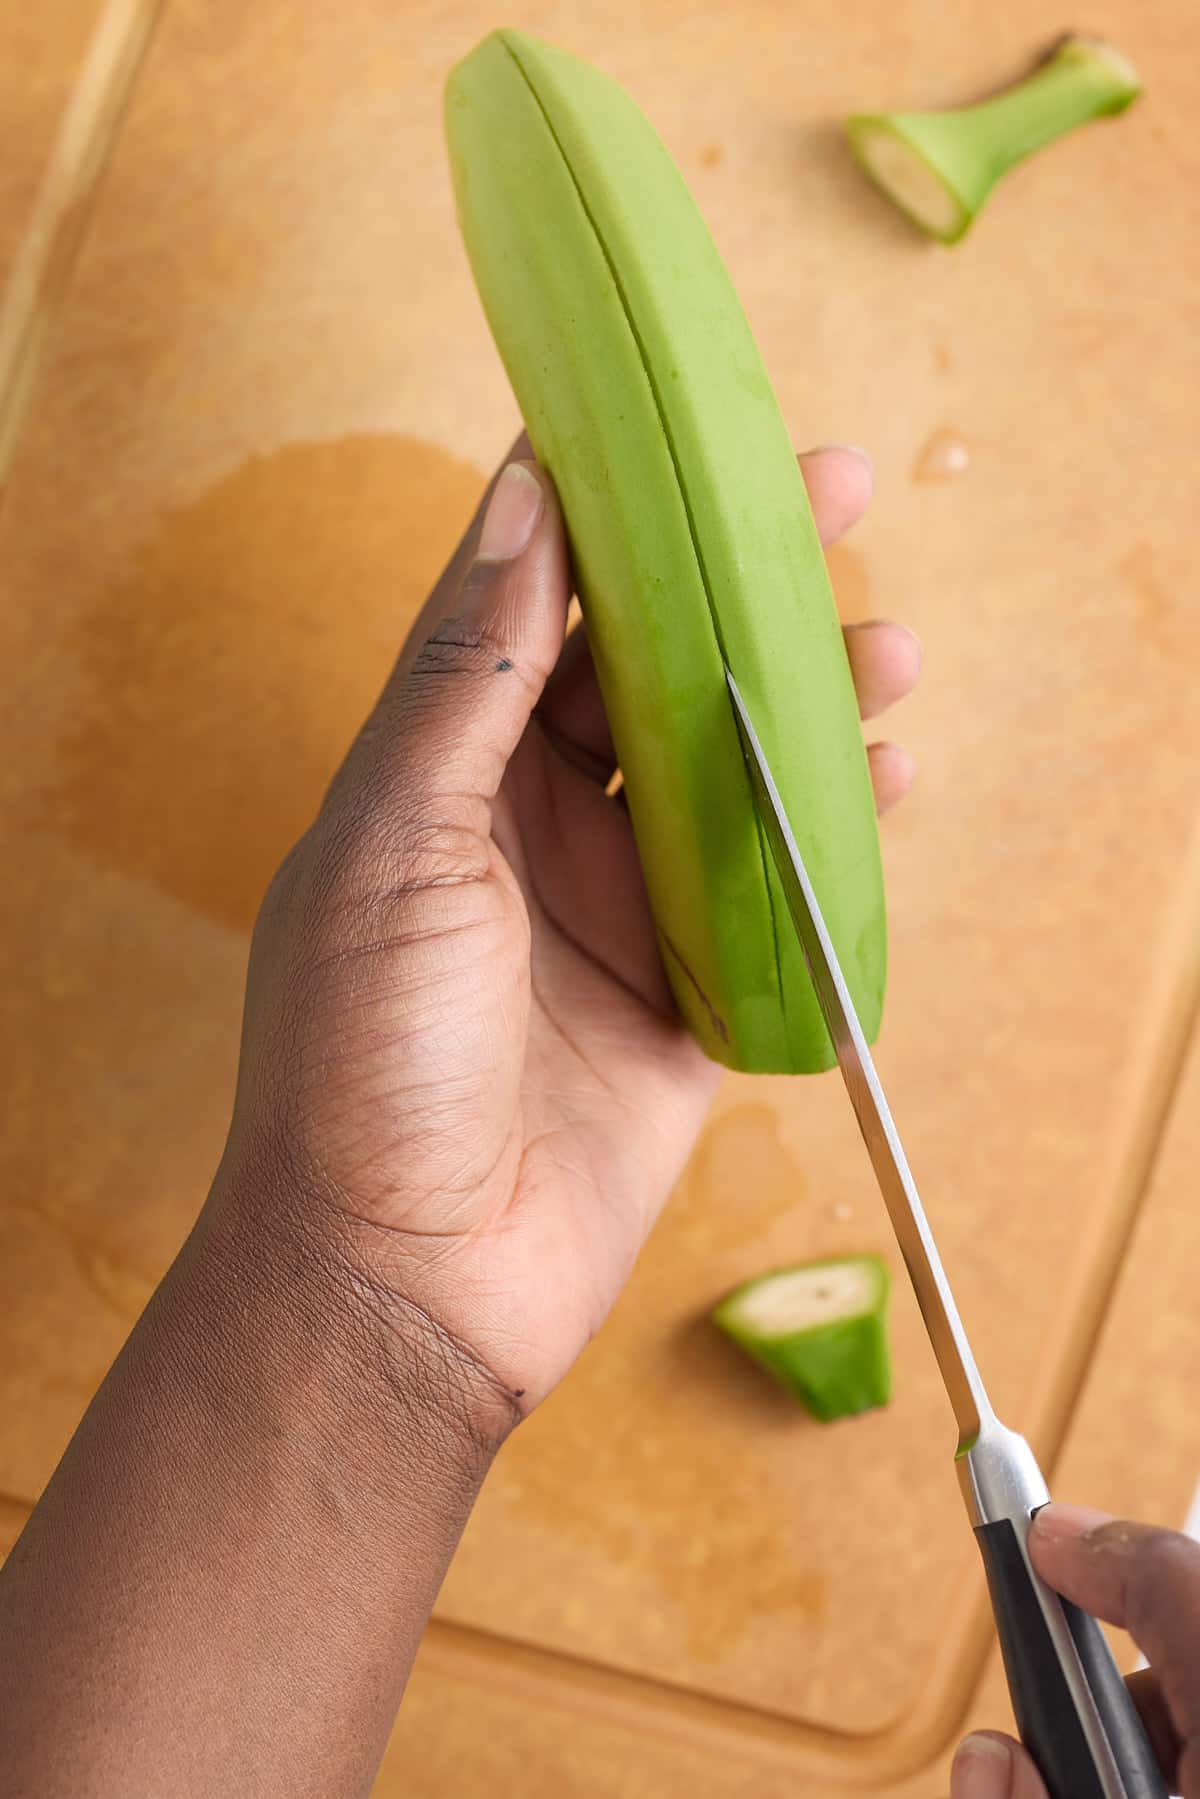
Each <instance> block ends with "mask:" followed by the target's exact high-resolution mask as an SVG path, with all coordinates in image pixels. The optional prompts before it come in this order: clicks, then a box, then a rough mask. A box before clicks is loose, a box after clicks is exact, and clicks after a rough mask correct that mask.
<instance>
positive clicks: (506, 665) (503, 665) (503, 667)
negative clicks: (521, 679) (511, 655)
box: [496, 656, 512, 675]
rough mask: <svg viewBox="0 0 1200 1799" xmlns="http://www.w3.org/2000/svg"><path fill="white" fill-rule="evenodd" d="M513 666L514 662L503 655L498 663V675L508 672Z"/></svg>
mask: <svg viewBox="0 0 1200 1799" xmlns="http://www.w3.org/2000/svg"><path fill="white" fill-rule="evenodd" d="M511 667H512V663H511V662H510V661H509V659H508V657H507V656H501V658H500V660H499V662H497V664H496V673H497V674H498V675H504V674H507V673H508V671H509V669H510V668H511Z"/></svg>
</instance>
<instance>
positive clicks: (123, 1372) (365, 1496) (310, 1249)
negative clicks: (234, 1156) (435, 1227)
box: [0, 1204, 489, 1799]
mask: <svg viewBox="0 0 1200 1799" xmlns="http://www.w3.org/2000/svg"><path fill="white" fill-rule="evenodd" d="M276 1216H278V1214H276ZM472 1378H473V1377H472V1373H471V1370H470V1369H469V1368H466V1369H464V1368H463V1367H461V1366H460V1365H459V1363H458V1358H457V1357H456V1354H455V1352H454V1351H453V1349H452V1348H450V1347H449V1346H446V1345H445V1344H444V1343H443V1342H442V1341H441V1340H440V1339H438V1337H437V1336H436V1334H435V1333H434V1332H433V1331H432V1330H431V1329H430V1328H429V1327H427V1326H423V1325H422V1323H421V1321H420V1320H419V1319H417V1318H415V1317H413V1316H411V1315H408V1314H405V1313H403V1312H399V1313H398V1312H397V1311H396V1310H395V1308H394V1307H393V1308H390V1309H388V1310H385V1311H381V1310H379V1309H378V1308H376V1306H375V1305H374V1304H373V1303H372V1302H371V1299H370V1296H369V1295H367V1296H364V1295H363V1294H362V1293H361V1291H360V1292H355V1291H353V1290H352V1287H351V1285H350V1283H348V1282H347V1280H346V1278H345V1276H344V1274H342V1273H340V1272H339V1271H338V1270H337V1269H336V1267H334V1266H331V1264H330V1261H329V1259H328V1258H327V1257H326V1256H325V1255H324V1254H322V1253H320V1251H318V1250H316V1249H314V1246H313V1245H312V1244H311V1242H308V1241H306V1240H305V1239H304V1238H303V1237H302V1236H300V1235H298V1234H294V1233H293V1232H292V1231H290V1230H289V1231H284V1230H283V1229H282V1228H279V1227H276V1228H275V1229H273V1230H272V1232H271V1236H270V1240H268V1241H264V1239H263V1236H262V1234H261V1227H260V1226H259V1225H257V1224H255V1223H254V1222H252V1221H251V1218H250V1216H249V1215H248V1213H247V1211H246V1209H244V1208H240V1207H238V1206H236V1205H229V1204H218V1205H216V1206H212V1205H210V1208H209V1211H208V1213H207V1214H206V1216H205V1218H204V1219H203V1220H202V1222H201V1225H200V1226H199V1227H198V1229H197V1231H196V1233H195V1234H194V1235H193V1237H192V1239H191V1240H190V1241H189V1243H188V1245H187V1246H186V1247H185V1249H184V1251H183V1253H182V1254H181V1256H180V1258H179V1260H178V1261H177V1263H176V1264H175V1266H174V1267H173V1269H172V1270H171V1272H170V1274H169V1275H168V1277H167V1279H166V1281H165V1282H164V1283H163V1286H162V1288H160V1290H159V1292H158V1294H157V1295H156V1296H155V1298H154V1300H153V1302H152V1303H151V1305H150V1307H149V1308H148V1310H147V1312H146V1315H145V1316H144V1317H143V1319H142V1320H141V1322H140V1323H139V1325H138V1327H137V1329H136V1330H135V1332H134V1334H133V1336H132V1337H131V1338H130V1341H129V1343H128V1344H127V1346H126V1348H125V1350H124V1351H123V1353H122V1355H121V1357H120V1359H119V1361H118V1362H117V1364H116V1365H115V1367H114V1368H113V1370H112V1372H111V1374H110V1375H109V1377H108V1379H107V1380H106V1382H105V1384H104V1386H103V1387H102V1389H101V1391H100V1393H99V1394H98V1395H97V1398H96V1400H95V1401H94V1403H93V1405H92V1406H91V1408H90V1410H89V1411H88V1413H87V1415H86V1417H85V1418H84V1420H83V1422H82V1424H81V1426H80V1428H79V1431H78V1432H77V1434H76V1436H75V1438H74V1439H73V1441H72V1443H71V1445H70V1448H69V1449H68V1451H67V1454H66V1455H65V1457H64V1458H63V1461H62V1463H61V1465H60V1466H59V1469H58V1471H57V1473H56V1474H55V1476H54V1479H53V1480H52V1482H51V1484H50V1486H49V1488H48V1489H47V1491H46V1494H45V1495H44V1497H43V1499H42V1501H41V1503H40V1504H39V1506H38V1508H37V1510H36V1511H35V1513H34V1515H33V1517H32V1518H31V1520H30V1522H29V1525H28V1527H27V1529H26V1531H25V1533H24V1535H23V1536H22V1538H21V1540H20V1542H19V1543H18V1544H17V1546H16V1548H15V1549H14V1551H13V1553H12V1555H11V1557H10V1559H9V1562H8V1564H7V1566H6V1567H5V1569H4V1571H3V1574H0V1794H9V1793H12V1794H14V1795H15V1794H17V1793H20V1794H21V1795H23V1796H25V1795H28V1796H31V1799H32V1796H40V1795H43V1794H44V1795H51V1794H55V1795H57V1794H61V1793H67V1792H70V1793H72V1794H79V1795H84V1794H88V1795H109V1794H112V1795H116V1794H120V1795H121V1799H137V1796H139V1795H150V1794H154V1795H159V1794H162V1793H166V1792H169V1793H171V1794H172V1795H178V1796H179V1799H185V1796H186V1795H188V1794H193V1793H195V1794H201V1793H203V1794H206V1795H207V1794H211V1793H215V1792H220V1793H223V1794H228V1795H230V1796H231V1799H242V1796H248V1795H258V1794H268V1793H269V1794H284V1793H286V1794H288V1795H289V1799H291V1796H293V1795H295V1796H297V1799H298V1796H300V1795H303V1794H310V1793H311V1794H320V1795H321V1796H322V1799H333V1796H335V1795H342V1794H354V1793H360V1792H365V1791H366V1790H367V1788H368V1787H369V1785H370V1781H371V1777H372V1775H373V1773H374V1769H375V1766H376V1763H377V1760H378V1757H379V1755H380V1753H381V1752H382V1749H383V1745H384V1742H385V1741H386V1736H387V1732H388V1729H389V1727H390V1724H391V1721H392V1718H393V1716H394V1713H395V1709H396V1706H397V1704H398V1703H399V1699H400V1696H401V1693H402V1691H403V1688H404V1683H405V1680H406V1678H407V1675H408V1671H409V1668H410V1666H411V1663H412V1660H413V1657H414V1654H415V1652H416V1647H417V1643H418V1640H419V1638H420V1634H421V1630H422V1627H423V1625H424V1623H425V1620H426V1617H427V1615H428V1612H429V1608H430V1606H431V1605H432V1603H433V1600H434V1597H435V1595H436V1593H437V1589H438V1586H439V1584H440V1582H441V1579H442V1576H443V1574H444V1572H445V1568H446V1565H447V1563H448V1561H449V1559H450V1556H451V1554H452V1553H453V1550H454V1547H455V1544H456V1542H457V1540H458V1537H459V1535H460V1533H461V1530H462V1527H463V1525H464V1523H465V1520H466V1518H467V1515H468V1512H469V1510H470V1507H471V1504H472V1501H473V1499H474V1497H475V1494H476V1492H477V1490H478V1486H479V1482H480V1480H481V1479H482V1477H483V1474H484V1472H485V1470H486V1467H487V1465H488V1461H489V1450H488V1447H487V1444H486V1441H485V1440H483V1439H482V1438H481V1435H480V1432H479V1430H478V1428H477V1427H476V1425H475V1422H474V1414H473V1412H472V1394H471V1391H470V1388H471V1381H472Z"/></svg>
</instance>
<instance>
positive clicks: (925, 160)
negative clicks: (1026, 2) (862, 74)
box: [846, 35, 1141, 244]
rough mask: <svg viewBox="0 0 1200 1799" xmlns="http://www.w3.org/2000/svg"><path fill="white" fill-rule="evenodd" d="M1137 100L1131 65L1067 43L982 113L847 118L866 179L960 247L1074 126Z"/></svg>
mask: <svg viewBox="0 0 1200 1799" xmlns="http://www.w3.org/2000/svg"><path fill="white" fill-rule="evenodd" d="M1140 91H1141V88H1140V83H1139V81H1138V76H1137V71H1136V70H1135V69H1134V67H1133V65H1132V64H1131V63H1130V61H1129V60H1128V58H1127V57H1124V56H1122V55H1121V53H1120V52H1119V51H1118V50H1114V49H1113V47H1112V45H1111V44H1105V43H1102V42H1101V41H1100V40H1099V39H1097V38H1090V37H1083V36H1078V35H1076V36H1073V37H1067V38H1064V39H1063V41H1062V42H1061V43H1060V44H1059V45H1057V47H1056V48H1055V49H1054V51H1053V52H1052V53H1051V54H1050V55H1049V56H1047V57H1045V58H1044V59H1043V60H1042V61H1041V62H1040V63H1039V64H1038V66H1037V67H1036V68H1035V69H1034V70H1033V71H1032V73H1031V74H1029V75H1028V76H1026V78H1025V79H1024V81H1019V82H1017V83H1016V84H1015V85H1014V86H1012V87H1010V88H1006V89H1005V90H1004V92H1003V93H1000V94H995V95H993V97H992V98H991V99H990V100H984V101H981V102H980V104H979V105H978V106H961V107H957V108H954V109H951V110H949V111H946V112H892V113H874V114H869V113H868V114H860V115H858V116H857V117H855V118H851V119H847V121H846V132H847V136H848V138H849V140H850V148H851V150H852V151H853V153H854V156H855V157H856V159H857V161H858V162H859V164H860V165H861V166H862V168H863V170H864V171H865V172H866V174H868V175H869V176H870V178H871V180H872V181H874V182H875V183H876V185H877V186H878V187H880V188H881V189H882V190H883V192H884V193H885V194H887V196H888V198H889V199H891V200H893V201H895V203H896V205H897V206H898V207H900V209H901V211H902V212H905V213H907V214H908V216H909V218H910V219H912V220H913V222H914V223H915V224H916V225H919V226H920V228H921V230H922V231H926V232H928V233H929V235H930V236H931V237H936V238H940V239H941V241H942V242H943V243H947V244H953V243H957V242H958V240H959V238H960V237H962V236H963V235H964V233H965V232H966V231H967V230H968V229H969V227H970V226H971V224H972V222H973V220H974V219H975V218H976V217H977V216H978V214H979V213H980V212H981V211H982V209H983V206H984V204H985V203H986V201H987V198H988V196H989V194H990V193H991V191H992V189H993V188H994V187H995V185H996V183H997V182H998V181H999V180H1000V178H1001V177H1002V176H1003V175H1005V174H1006V173H1007V172H1008V170H1009V169H1011V168H1013V167H1014V165H1015V164H1016V163H1018V162H1021V161H1023V160H1024V158H1025V157H1027V156H1030V155H1032V154H1033V152H1034V151H1035V150H1039V149H1041V147H1042V146H1043V145H1044V144H1049V143H1051V142H1052V141H1053V140H1054V139H1055V138H1057V137H1061V136H1062V135H1063V133H1064V132H1067V131H1072V130H1074V128H1075V127H1076V126H1077V125H1086V124H1087V123H1088V122H1089V120H1092V119H1100V118H1104V117H1106V116H1108V115H1109V114H1112V113H1118V112H1123V111H1124V110H1125V108H1126V107H1127V106H1128V105H1129V104H1130V103H1131V101H1133V100H1135V99H1136V98H1137V96H1138V94H1139V92H1140Z"/></svg>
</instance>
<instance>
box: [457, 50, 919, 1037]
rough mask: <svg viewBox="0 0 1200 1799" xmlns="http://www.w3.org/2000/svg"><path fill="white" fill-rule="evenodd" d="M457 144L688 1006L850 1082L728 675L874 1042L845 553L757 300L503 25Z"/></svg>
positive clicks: (616, 128) (683, 205) (649, 156)
mask: <svg viewBox="0 0 1200 1799" xmlns="http://www.w3.org/2000/svg"><path fill="white" fill-rule="evenodd" d="M446 133H447V140H448V144H449V151H450V162H451V169H452V174H453V180H454V189H455V197H456V202H457V209H458V218H459V223H460V226H461V230H462V234H463V238H464V240H465V243H466V247H467V252H468V256H469V259H470V263H471V267H472V270H473V272H474V276H475V280H476V283H477V286H478V288H479V292H480V295H481V297H482V300H483V304H484V309H485V311H486V313H487V317H488V321H489V323H490V325H491V328H492V333H493V335H494V337H495V339H496V343H497V345H498V347H499V349H500V353H501V356H502V358H503V360H504V364H505V367H506V368H507V370H508V375H509V379H510V380H511V382H512V385H513V389H514V391H515V393H516V396H517V400H518V402H519V404H520V407H521V410H522V412H523V414H524V416H525V422H526V426H527V429H528V431H529V436H530V440H531V442H532V443H533V446H534V450H535V452H536V454H537V456H538V459H539V461H540V462H542V463H543V464H544V466H545V467H546V468H547V469H548V470H549V471H550V473H551V475H552V476H553V477H554V480H555V482H556V484H557V487H558V492H559V495H560V497H561V499H562V504H563V510H564V513H565V516H566V520H567V526H568V531H569V534H570V539H571V546H572V553H573V556H574V561H575V569H576V576H577V581H578V586H579V592H580V600H581V603H582V606H583V610H584V616H585V619H586V621H587V629H588V634H589V638H590V642H591V645H592V650H593V655H594V658H595V663H596V669H597V673H598V675H599V679H600V685H601V689H602V691H603V694H604V700H605V705H606V707H607V711H608V716H609V720H610V723H611V726H612V732H613V738H614V741H615V744H616V748H617V753H618V757H619V761H620V766H621V769H622V773H623V775H624V780H625V790H626V793H627V795H628V800H629V809H630V814H631V817H632V820H633V826H634V831H635V834H636V838H637V843H638V849H639V853H640V856H641V860H642V865H643V869H644V871H645V876H646V883H647V888H648V891H649V895H650V900H651V904H652V907H653V910H654V916H655V920H656V924H657V928H658V933H659V941H660V944H661V946H662V954H663V960H664V963H665V966H666V968H667V971H668V974H669V977H670V980H671V984H672V987H673V990H674V993H675V995H676V998H677V1001H678V1004H679V1007H680V1010H681V1012H682V1014H683V1017H684V1018H685V1019H686V1021H687V1023H688V1025H689V1026H690V1028H691V1029H692V1031H693V1032H694V1034H695V1035H696V1037H697V1038H698V1039H699V1041H700V1043H701V1044H702V1045H703V1047H704V1049H705V1050H706V1051H707V1052H708V1053H709V1055H711V1056H712V1057H714V1058H715V1059H716V1060H718V1061H720V1062H724V1063H726V1064H728V1065H729V1066H732V1067H736V1068H742V1069H746V1070H752V1071H776V1072H802V1071H810V1070H816V1069H820V1068H826V1067H829V1066H830V1065H831V1064H832V1061H833V1054H832V1049H831V1045H830V1040H829V1035H828V1032H827V1030H826V1028H825V1025H824V1022H823V1020H822V1018H821V1014H820V1010H819V1007H818V1005H817V1001H816V996H815V994H814V992H813V989H812V986H811V983H810V981H809V978H808V973H807V970H806V967H805V964H804V959H803V952H802V950H801V948H800V945H799V942H798V941H797V939H796V937H795V934H794V931H793V929H792V927H791V924H790V921H789V917H788V908H787V903H786V900H785V898H784V896H783V893H782V890H781V888H780V886H779V882H778V877H777V875H776V873H775V870H774V867H773V866H772V863H771V858H770V854H769V852H768V850H767V848H766V844H765V840H764V837H763V832H762V827H761V824H760V821H759V818H758V815H757V812H756V810H755V805H754V800H753V796H752V792H751V788H750V782H749V777H748V773H747V770H746V767H745V764H744V762H743V755H742V747H741V742H740V739H739V736H738V731H737V726H736V723H735V720H734V715H733V710H732V707H731V704H730V698H729V694H728V691H727V688H726V684H725V679H724V667H723V663H727V664H728V666H729V667H730V668H731V669H732V671H733V673H734V675H735V677H736V679H737V681H738V684H739V687H740V689H741V692H742V694H743V695H744V697H745V700H746V703H747V705H748V707H749V709H750V711H751V715H752V716H753V718H754V720H755V724H756V726H757V729H758V732H759V736H760V738H761V739H762V742H763V747H764V749H765V750H766V753H767V755H768V757H769V759H770V762H771V766H772V769H773V771H774V773H775V778H776V781H777V784H778V786H779V790H780V793H781V795H782V797H783V801H784V803H785V805H786V806H787V807H788V810H789V814H790V817H791V819H792V822H793V826H794V829H795V832H796V836H797V839H798V841H799V844H800V848H801V851H802V853H803V855H804V857H805V861H806V863H807V865H808V868H809V870H810V873H811V876H812V879H813V883H814V886H815V887H816V890H817V894H818V897H819V899H820V902H821V906H822V910H823V912H824V914H825V918H826V920H827V923H828V925H829V928H830V931H831V933H832V936H833V940H834V943H835V945H836V946H837V950H838V954H839V956H840V958H841V960H842V964H843V967H844V969H845V972H846V977H847V979H848V981H849V984H850V987H851V990H852V993H853V995H854V999H855V1003H856V1005H857V1007H858V1010H859V1013H860V1016H861V1018H862V1022H863V1027H864V1029H865V1031H866V1032H867V1034H868V1036H869V1037H873V1036H874V1034H875V1033H876V1031H877V1029H878V1025H879V1019H880V1012H881V1008H882V1003H883V988H884V978H885V964H886V928H885V920H884V902H883V882H882V875H881V870H880V858H879V841H878V834H877V829H876V824H875V814H874V805H873V798H872V792H871V784H870V778H869V774H868V769H867V762H866V755H865V751H864V747H863V741H862V733H861V730H860V727H859V723H858V716H857V709H856V705H855V696H854V690H853V683H852V681H851V677H850V672H849V666H848V663H847V658H846V653H845V646H844V643H843V640H842V635H841V631H840V629H839V626H838V620H837V615H836V612H835V609H834V605H833V600H832V596H831V594H830V590H829V581H828V576H827V574H826V570H825V564H824V558H823V556H822V553H821V547H820V544H819V541H818V538H817V534H816V530H815V527H814V525H813V520H812V514H811V511H810V509H809V505H808V499H807V495H806V493H805V490H804V483H803V481H802V480H801V477H800V474H799V471H798V469H797V466H796V462H795V458H794V456H793V453H792V447H791V444H790V441H789V438H788V433H787V430H786V428H785V426H784V423H783V419H782V417H781V415H780V411H779V407H778V404H777V402H776V400H775V396H774V394H773V392H772V390H771V386H770V382H769V381H768V379H767V375H766V372H765V370H764V368H763V365H762V360H761V358H760V356H759V353H758V350H757V348H756V346H755V343H754V340H753V338H752V336H751V334H750V330H749V327H748V325H747V323H746V319H745V316H744V314H743V312H742V309H741V306H740V305H739V303H738V299H737V295H736V294H735V292H734V290H733V287H732V285H731V283H730V280H729V277H728V275H727V274H726V272H725V269H724V266H723V265H722V263H721V260H720V258H719V256H718V254H717V251H716V249H715V247H714V245H713V243H712V240H711V238H710V236H709V234H708V231H707V229H706V227H705V225H704V222H703V220H702V218H701V217H700V214H699V212H698V211H697V209H696V206H695V204H694V202H693V200H692V198H691V196H690V194H689V193H688V190H687V188H686V186H685V185H684V182H683V179H682V177H681V176H680V174H679V172H678V170H677V169H676V168H675V166H674V164H673V163H672V162H671V160H670V157H669V156H668V155H667V152H666V150H665V149H664V148H663V146H662V144H661V142H660V141H659V139H658V137H657V136H656V135H655V133H654V131H653V130H652V128H651V127H650V125H649V124H648V123H647V121H646V120H645V118H644V117H643V116H642V114H641V113H640V112H639V110H638V108H637V107H636V106H635V105H634V103H633V101H632V100H631V99H630V98H629V97H628V95H627V94H625V93H624V92H623V91H622V89H621V88H620V87H618V86H617V85H616V84H615V83H614V82H612V81H610V80H609V79H608V78H607V77H606V76H604V75H602V74H601V73H600V72H599V71H598V70H597V69H594V68H592V67H591V66H589V65H588V64H587V63H584V62H581V61H579V60H578V59H576V58H575V57H572V56H569V55H567V54H565V53H564V52H563V51H560V50H556V49H553V48H552V47H550V46H549V45H546V44H543V43H541V42H539V41H538V40H536V39H534V38H531V37H528V36H526V35H525V34H524V33H522V32H516V31H498V32H495V33H493V34H492V35H491V36H490V37H488V38H485V39H484V41H483V42H482V43H481V44H480V45H478V47H477V48H476V49H475V50H473V51H472V52H471V54H470V55H469V56H467V57H466V58H465V60H464V61H463V62H461V63H460V64H459V65H458V66H457V68H456V69H455V70H454V71H453V72H452V74H451V76H450V80H449V82H448V84H447V89H446Z"/></svg>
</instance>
